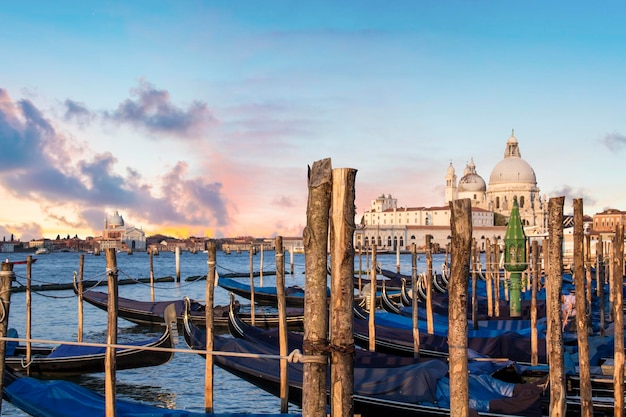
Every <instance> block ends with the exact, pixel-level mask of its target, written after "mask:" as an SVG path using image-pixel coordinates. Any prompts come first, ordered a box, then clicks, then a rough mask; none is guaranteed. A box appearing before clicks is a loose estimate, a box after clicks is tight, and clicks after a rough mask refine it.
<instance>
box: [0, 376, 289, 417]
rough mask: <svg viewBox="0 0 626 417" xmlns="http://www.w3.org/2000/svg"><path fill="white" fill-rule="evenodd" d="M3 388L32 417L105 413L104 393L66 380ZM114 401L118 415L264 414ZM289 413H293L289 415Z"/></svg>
mask: <svg viewBox="0 0 626 417" xmlns="http://www.w3.org/2000/svg"><path fill="white" fill-rule="evenodd" d="M4 391H5V396H6V398H7V399H8V401H9V402H11V403H12V404H13V405H14V406H16V407H18V408H19V409H21V410H22V411H24V412H25V413H27V414H30V415H31V416H34V417H85V416H89V417H100V416H102V417H104V416H105V408H104V406H105V402H104V401H105V398H104V396H103V395H101V394H99V393H97V392H94V391H91V390H89V389H87V388H84V387H81V386H80V385H77V384H74V383H71V382H68V381H62V380H50V381H42V380H38V379H35V378H29V377H22V378H18V379H17V380H16V381H14V382H12V383H11V384H9V385H8V386H7V387H5V390H4ZM116 404H117V407H116V415H117V416H118V417H244V416H245V417H254V416H261V415H263V414H248V413H235V414H233V413H228V414H206V413H195V412H190V411H185V410H170V409H166V408H160V407H155V406H151V405H147V404H141V403H135V402H131V401H124V400H117V401H116ZM264 416H269V415H267V414H265V415H264ZM271 416H288V414H271ZM289 416H292V417H293V416H295V415H294V414H289Z"/></svg>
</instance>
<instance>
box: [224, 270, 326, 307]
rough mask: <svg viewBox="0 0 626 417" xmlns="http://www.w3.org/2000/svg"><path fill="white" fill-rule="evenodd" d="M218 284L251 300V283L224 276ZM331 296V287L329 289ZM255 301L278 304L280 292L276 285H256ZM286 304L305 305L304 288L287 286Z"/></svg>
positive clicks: (289, 305) (291, 305)
mask: <svg viewBox="0 0 626 417" xmlns="http://www.w3.org/2000/svg"><path fill="white" fill-rule="evenodd" d="M217 285H219V286H220V287H222V288H224V289H225V290H227V291H230V292H232V293H233V294H236V295H238V296H240V297H243V298H246V299H248V300H250V299H251V298H252V290H251V289H250V285H249V284H243V283H241V282H239V281H236V280H234V279H232V278H222V277H220V278H219V279H218V280H217ZM327 295H328V296H330V289H328V290H327ZM254 302H255V303H257V304H260V305H272V306H276V305H278V294H277V291H276V287H257V286H255V287H254ZM285 304H286V305H287V306H288V307H304V289H303V288H302V287H300V286H297V285H294V286H290V287H286V288H285Z"/></svg>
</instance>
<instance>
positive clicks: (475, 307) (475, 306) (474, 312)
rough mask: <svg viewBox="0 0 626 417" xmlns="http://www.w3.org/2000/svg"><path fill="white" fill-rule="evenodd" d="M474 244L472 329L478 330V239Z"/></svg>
mask: <svg viewBox="0 0 626 417" xmlns="http://www.w3.org/2000/svg"><path fill="white" fill-rule="evenodd" d="M473 243H474V244H473V245H472V254H471V260H472V328H473V329H474V330H476V329H478V295H477V294H476V290H477V285H478V284H477V283H476V278H477V273H476V269H477V268H478V248H477V246H476V239H474V242H473Z"/></svg>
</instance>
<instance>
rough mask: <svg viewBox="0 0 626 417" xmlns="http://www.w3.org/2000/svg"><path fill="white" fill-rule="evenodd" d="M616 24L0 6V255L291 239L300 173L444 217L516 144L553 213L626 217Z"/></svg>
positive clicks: (538, 17)
mask: <svg viewBox="0 0 626 417" xmlns="http://www.w3.org/2000/svg"><path fill="white" fill-rule="evenodd" d="M625 18H626V4H624V3H623V2H620V1H603V2H601V3H591V2H572V1H550V2H545V1H538V0H529V1H523V2H510V1H481V0H477V1H471V2H468V1H441V0H433V1H428V0H415V1H408V2H407V1H401V2H389V1H369V0H360V1H349V0H346V1H340V2H337V1H321V0H316V1H309V2H304V1H297V0H289V1H287V0H285V1H273V0H264V1H256V0H247V1H232V0H229V1H220V0H216V1H194V0H186V1H161V0H154V1H132V0H129V1H98V2H94V1H63V0H59V1H55V2H50V1H43V0H32V1H27V2H17V1H0V193H1V195H2V203H0V204H1V207H0V236H6V238H7V239H8V237H9V235H14V237H15V238H16V239H21V240H22V241H26V240H31V239H36V238H41V237H47V238H55V237H56V236H57V235H60V236H65V235H68V234H70V235H71V236H74V235H78V236H79V237H81V238H85V237H87V236H99V235H101V230H102V228H103V224H104V218H105V216H106V215H108V214H112V213H113V212H115V211H118V212H119V214H121V215H122V216H123V218H124V220H125V222H126V224H129V225H134V226H136V227H139V228H142V229H143V230H144V231H145V232H146V234H147V235H152V234H157V233H163V234H168V235H171V236H176V237H179V238H185V237H189V236H206V237H212V238H220V237H236V236H255V237H274V236H284V237H294V236H301V234H302V230H303V228H304V227H305V225H306V210H307V198H308V185H307V171H308V167H309V166H312V165H313V163H314V162H315V161H319V160H322V159H325V158H330V159H331V163H332V167H333V168H353V169H356V170H357V174H356V185H355V186H356V201H355V205H356V212H357V221H358V220H359V219H360V217H361V216H362V214H363V213H364V211H366V210H368V209H369V207H370V203H371V201H372V200H374V199H375V198H376V197H378V196H379V195H381V194H383V193H384V194H391V195H392V196H393V197H394V198H397V200H398V206H401V207H423V206H425V207H430V206H441V205H444V204H445V202H444V186H445V179H444V178H445V175H446V170H447V168H448V165H449V164H450V163H451V162H452V163H453V165H454V167H455V169H456V172H457V175H459V177H460V175H462V172H463V169H464V167H465V165H466V164H467V163H468V162H469V161H470V160H471V159H472V158H473V160H474V163H475V164H476V170H477V172H478V174H479V175H481V176H482V177H483V178H484V179H485V181H486V182H488V179H489V175H490V173H491V170H492V169H493V167H494V166H495V165H496V164H497V163H498V162H499V161H500V160H502V158H503V157H504V150H505V145H506V141H507V139H508V138H509V136H510V135H511V132H512V130H513V129H515V136H516V137H517V140H518V141H519V148H520V151H521V156H522V158H523V159H524V160H526V161H527V162H528V163H529V164H530V165H531V166H532V167H533V169H534V170H535V174H536V176H537V185H538V187H539V188H540V189H541V194H542V195H545V196H546V198H548V199H549V198H551V197H559V196H565V197H566V200H565V207H564V212H565V213H566V214H568V213H571V212H572V211H573V209H572V198H582V199H583V206H584V212H585V214H587V215H591V216H592V215H593V214H595V213H598V212H601V211H603V210H604V209H606V208H616V209H620V210H626V187H625V186H624V181H625V180H626V164H624V163H623V161H624V156H625V155H626V149H625V147H626V117H625V116H626V112H625V110H626V78H625V77H626V75H625V74H626V25H624V24H623V22H624V19H625Z"/></svg>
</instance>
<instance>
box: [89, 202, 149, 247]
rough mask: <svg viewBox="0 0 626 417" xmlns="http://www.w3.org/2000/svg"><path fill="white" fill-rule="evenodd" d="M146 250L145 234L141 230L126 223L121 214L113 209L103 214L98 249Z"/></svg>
mask: <svg viewBox="0 0 626 417" xmlns="http://www.w3.org/2000/svg"><path fill="white" fill-rule="evenodd" d="M108 248H116V249H122V248H124V249H132V250H146V234H145V233H144V232H143V230H141V229H138V228H136V227H134V226H130V225H126V224H125V223H124V219H123V218H122V216H121V215H120V214H119V213H118V212H117V211H115V212H114V213H113V214H112V215H108V216H105V218H104V229H103V230H102V239H101V240H100V249H101V250H104V249H108Z"/></svg>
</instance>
